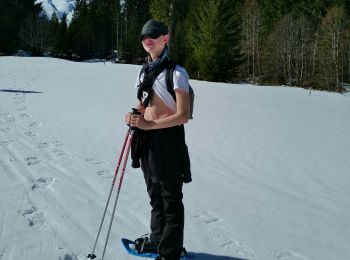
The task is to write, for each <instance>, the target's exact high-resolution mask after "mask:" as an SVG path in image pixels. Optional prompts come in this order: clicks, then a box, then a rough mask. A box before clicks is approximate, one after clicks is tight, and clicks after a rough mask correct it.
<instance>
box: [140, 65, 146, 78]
mask: <svg viewBox="0 0 350 260" xmlns="http://www.w3.org/2000/svg"><path fill="white" fill-rule="evenodd" d="M146 67H147V64H143V65H142V68H141V70H140V72H139V82H140V78H141V75H142V73H144V72H145V69H146Z"/></svg>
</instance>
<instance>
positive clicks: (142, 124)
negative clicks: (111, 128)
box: [130, 114, 150, 129]
mask: <svg viewBox="0 0 350 260" xmlns="http://www.w3.org/2000/svg"><path fill="white" fill-rule="evenodd" d="M130 126H132V127H137V128H139V129H149V127H150V122H149V121H146V120H145V119H144V118H143V115H137V114H133V115H131V118H130Z"/></svg>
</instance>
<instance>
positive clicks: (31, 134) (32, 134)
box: [24, 131, 36, 137]
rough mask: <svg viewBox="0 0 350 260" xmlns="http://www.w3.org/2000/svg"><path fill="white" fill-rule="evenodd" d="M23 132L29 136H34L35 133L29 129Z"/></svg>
mask: <svg viewBox="0 0 350 260" xmlns="http://www.w3.org/2000/svg"><path fill="white" fill-rule="evenodd" d="M24 134H25V135H26V136H29V137H33V136H36V134H34V133H33V132H31V131H27V132H24Z"/></svg>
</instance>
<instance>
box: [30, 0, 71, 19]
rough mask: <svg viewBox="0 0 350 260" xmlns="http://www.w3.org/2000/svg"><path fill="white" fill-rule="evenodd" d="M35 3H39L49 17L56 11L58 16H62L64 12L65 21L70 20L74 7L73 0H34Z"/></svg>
mask: <svg viewBox="0 0 350 260" xmlns="http://www.w3.org/2000/svg"><path fill="white" fill-rule="evenodd" d="M36 3H41V5H42V7H43V9H44V12H45V13H46V15H47V16H48V17H49V18H50V19H51V16H52V15H53V13H56V15H57V17H59V18H62V16H63V15H64V14H66V15H67V22H68V23H70V22H71V20H72V17H73V12H74V8H75V0H36Z"/></svg>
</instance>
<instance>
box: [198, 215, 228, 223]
mask: <svg viewBox="0 0 350 260" xmlns="http://www.w3.org/2000/svg"><path fill="white" fill-rule="evenodd" d="M194 217H195V218H196V219H198V220H200V221H203V222H205V223H207V224H212V223H216V222H220V221H222V218H220V217H219V216H217V215H216V214H214V213H212V212H205V213H204V214H197V215H195V216H194Z"/></svg>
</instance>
